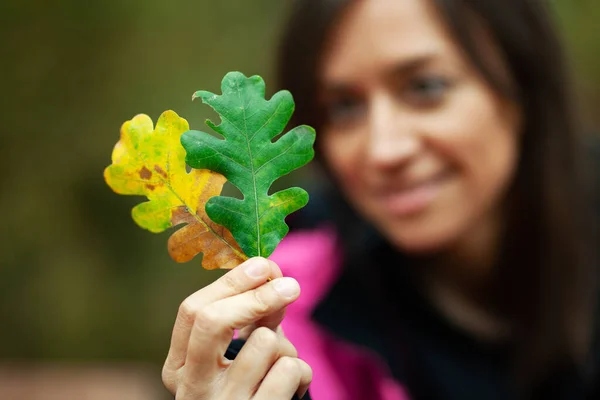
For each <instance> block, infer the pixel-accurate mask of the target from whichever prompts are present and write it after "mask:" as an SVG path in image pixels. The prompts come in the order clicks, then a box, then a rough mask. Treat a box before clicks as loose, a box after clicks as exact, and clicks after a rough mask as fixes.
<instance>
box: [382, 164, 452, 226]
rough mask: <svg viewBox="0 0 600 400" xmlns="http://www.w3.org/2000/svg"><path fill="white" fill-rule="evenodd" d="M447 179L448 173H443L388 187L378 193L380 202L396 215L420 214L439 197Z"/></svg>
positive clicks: (385, 208)
mask: <svg viewBox="0 0 600 400" xmlns="http://www.w3.org/2000/svg"><path fill="white" fill-rule="evenodd" d="M447 179H448V174H447V173H443V174H437V175H435V176H432V177H431V178H427V179H422V180H419V181H418V182H415V183H411V184H409V185H404V186H402V187H398V188H389V189H386V190H384V191H383V192H381V193H380V194H378V195H377V199H378V203H379V204H380V206H381V207H382V208H383V209H384V210H385V212H386V213H389V214H391V215H393V216H396V217H408V216H412V215H414V214H418V213H420V212H423V211H424V210H425V209H426V208H427V207H429V206H430V205H431V203H433V201H434V200H435V199H436V198H437V197H438V195H439V192H440V190H441V188H442V186H443V183H444V182H446V181H447Z"/></svg>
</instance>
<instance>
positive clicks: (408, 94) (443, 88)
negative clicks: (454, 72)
mask: <svg viewBox="0 0 600 400" xmlns="http://www.w3.org/2000/svg"><path fill="white" fill-rule="evenodd" d="M450 87H451V82H450V80H449V79H446V78H441V77H423V78H415V79H413V80H411V81H410V82H408V84H407V85H406V86H405V87H404V90H403V91H402V92H403V93H402V95H403V96H404V97H405V99H406V101H408V102H409V103H411V104H413V105H415V106H418V107H432V106H436V105H438V104H441V102H442V101H443V100H444V98H445V96H446V95H447V92H448V89H449V88H450Z"/></svg>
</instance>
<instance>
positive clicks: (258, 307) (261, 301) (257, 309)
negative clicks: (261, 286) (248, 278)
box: [252, 290, 271, 317]
mask: <svg viewBox="0 0 600 400" xmlns="http://www.w3.org/2000/svg"><path fill="white" fill-rule="evenodd" d="M252 294H253V297H254V303H255V304H254V307H253V308H254V313H255V314H256V316H257V317H259V316H263V315H265V314H267V313H268V312H269V311H270V310H271V306H270V305H269V303H267V301H265V298H264V293H263V292H262V291H261V290H253V291H252Z"/></svg>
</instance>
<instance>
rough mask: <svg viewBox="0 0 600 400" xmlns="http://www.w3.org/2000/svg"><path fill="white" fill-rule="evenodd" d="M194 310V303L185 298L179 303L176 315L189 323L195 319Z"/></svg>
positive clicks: (195, 308) (195, 310)
mask: <svg viewBox="0 0 600 400" xmlns="http://www.w3.org/2000/svg"><path fill="white" fill-rule="evenodd" d="M196 312H197V307H196V305H195V304H194V303H193V302H192V301H191V300H190V299H189V298H187V299H185V300H184V301H183V302H182V303H181V304H180V305H179V312H178V316H179V319H180V320H181V321H184V322H186V323H188V324H189V325H191V324H192V323H193V322H194V319H196Z"/></svg>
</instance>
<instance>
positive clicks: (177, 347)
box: [165, 257, 282, 371]
mask: <svg viewBox="0 0 600 400" xmlns="http://www.w3.org/2000/svg"><path fill="white" fill-rule="evenodd" d="M281 276H282V274H281V270H280V269H279V267H278V266H277V264H275V263H274V262H272V261H269V260H266V259H264V258H260V257H255V258H251V259H249V260H247V261H246V262H244V263H242V264H241V265H240V266H239V267H236V268H234V269H233V270H231V271H229V272H228V273H226V274H225V275H223V276H222V277H221V278H219V279H218V280H216V281H215V282H213V283H212V284H210V285H208V286H206V287H205V288H203V289H201V290H198V291H197V292H195V293H194V294H192V295H191V296H189V297H188V298H187V299H185V300H184V301H183V303H181V306H180V307H179V312H178V314H177V318H176V320H175V325H174V327H173V334H172V337H171V346H170V348H169V354H168V355H167V360H166V362H165V368H166V369H167V371H169V370H173V371H174V370H177V369H179V368H181V367H182V366H183V364H184V362H185V359H186V355H187V348H188V342H189V338H190V332H191V330H192V326H193V325H194V321H195V319H196V315H197V313H198V312H199V311H200V310H201V309H202V308H203V307H205V306H206V305H208V304H211V303H213V302H215V301H218V300H221V299H224V298H226V297H229V296H234V295H236V294H239V293H243V292H245V291H247V290H250V289H253V288H256V287H258V286H260V285H261V284H263V283H264V282H266V281H267V279H268V278H272V279H276V278H279V277H281Z"/></svg>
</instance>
